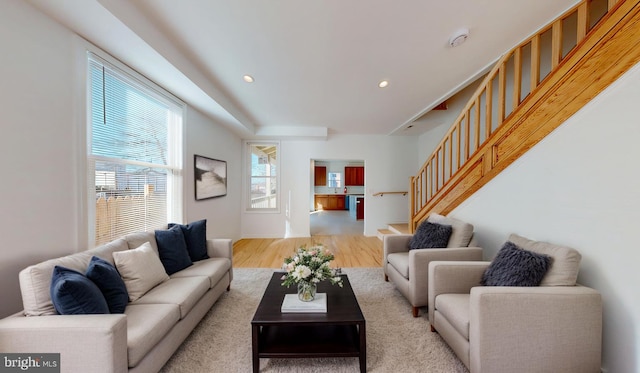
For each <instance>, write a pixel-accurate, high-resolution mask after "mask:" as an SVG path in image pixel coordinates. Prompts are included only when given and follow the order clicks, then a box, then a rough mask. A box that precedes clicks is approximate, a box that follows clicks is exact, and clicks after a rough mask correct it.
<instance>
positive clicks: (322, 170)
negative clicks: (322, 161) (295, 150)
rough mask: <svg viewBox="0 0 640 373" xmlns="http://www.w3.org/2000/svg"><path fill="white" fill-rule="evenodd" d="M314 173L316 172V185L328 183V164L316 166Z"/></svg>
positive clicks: (314, 177)
mask: <svg viewBox="0 0 640 373" xmlns="http://www.w3.org/2000/svg"><path fill="white" fill-rule="evenodd" d="M313 173H314V176H313V180H314V183H313V185H314V186H325V185H327V167H326V166H315V167H314V170H313Z"/></svg>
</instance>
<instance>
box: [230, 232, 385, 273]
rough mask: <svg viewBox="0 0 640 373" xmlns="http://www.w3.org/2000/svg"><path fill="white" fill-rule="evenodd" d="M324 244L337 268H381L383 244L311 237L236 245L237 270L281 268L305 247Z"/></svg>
mask: <svg viewBox="0 0 640 373" xmlns="http://www.w3.org/2000/svg"><path fill="white" fill-rule="evenodd" d="M314 244H322V245H324V246H325V247H327V248H328V249H329V250H331V251H332V252H333V254H334V256H335V260H334V261H333V262H331V267H334V268H336V267H337V268H349V267H380V266H382V241H380V239H379V238H378V237H366V236H363V235H336V236H312V237H306V238H251V239H248V238H247V239H241V240H239V241H237V242H235V243H234V244H233V266H234V267H237V268H281V267H282V262H283V260H284V258H285V257H288V256H291V255H292V254H293V253H294V252H295V250H296V249H297V248H299V247H300V246H302V245H307V246H311V245H314Z"/></svg>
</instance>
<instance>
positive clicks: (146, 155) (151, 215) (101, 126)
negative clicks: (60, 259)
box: [87, 53, 184, 245]
mask: <svg viewBox="0 0 640 373" xmlns="http://www.w3.org/2000/svg"><path fill="white" fill-rule="evenodd" d="M87 107H88V111H89V112H88V125H87V145H88V149H87V165H88V174H87V175H88V176H87V180H88V184H89V190H91V191H92V192H91V193H90V200H91V201H90V203H89V206H90V211H91V212H92V213H90V214H89V216H90V219H89V227H90V230H91V232H90V235H89V237H93V238H94V239H95V242H94V243H95V244H96V245H99V244H102V243H106V242H109V241H111V240H113V239H116V238H118V237H122V236H123V235H125V234H127V233H131V232H136V231H147V230H153V229H158V228H160V227H163V226H166V224H167V222H169V221H170V220H171V221H181V220H182V219H181V218H182V216H181V210H182V203H181V201H182V188H181V185H182V178H181V175H182V116H183V111H184V105H183V104H182V103H180V102H179V101H177V100H176V99H174V98H172V97H171V96H170V95H169V94H168V93H166V92H164V91H162V90H161V89H159V88H157V87H155V86H154V85H153V83H151V82H149V81H147V80H146V79H144V78H140V77H137V74H135V73H134V72H125V71H124V70H123V69H120V68H117V67H115V66H114V65H112V64H109V63H108V62H106V61H104V60H103V59H101V58H100V57H98V56H96V55H95V54H93V53H89V55H88V105H87Z"/></svg>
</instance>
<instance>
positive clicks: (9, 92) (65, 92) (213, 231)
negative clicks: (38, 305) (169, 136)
mask: <svg viewBox="0 0 640 373" xmlns="http://www.w3.org/2000/svg"><path fill="white" fill-rule="evenodd" d="M0 7H2V11H0V50H2V58H1V59H0V76H1V77H2V86H1V88H0V111H1V112H2V116H0V126H1V129H2V134H1V135H0V156H1V159H2V160H3V164H4V175H5V177H4V179H3V180H4V182H3V183H0V196H2V198H3V201H2V203H1V204H0V206H1V207H0V237H2V244H1V245H0V298H1V299H2V301H1V302H0V317H4V316H6V315H8V314H11V313H13V312H17V311H19V310H20V309H21V308H22V300H21V296H20V290H19V284H18V272H19V271H20V270H21V269H23V268H25V267H27V266H28V265H31V264H34V263H37V262H40V261H42V260H45V259H49V258H54V257H59V256H62V255H66V254H69V253H72V252H78V251H82V250H85V249H87V244H86V242H87V234H86V231H87V222H86V218H85V215H84V212H83V211H84V206H83V204H82V203H83V198H81V197H80V196H81V191H82V189H83V185H84V181H83V178H84V174H85V171H84V166H83V163H84V162H83V160H84V154H85V153H84V149H83V148H82V144H83V142H84V140H83V136H84V134H83V130H82V128H83V126H84V121H83V118H84V113H82V112H81V111H82V109H81V108H80V106H81V105H80V104H79V102H80V99H79V97H78V95H79V93H78V90H77V89H76V87H75V86H74V84H75V83H74V82H78V81H79V79H78V76H79V75H82V74H84V71H82V69H78V68H77V65H76V64H75V62H76V61H75V58H76V56H77V55H78V49H77V48H79V47H80V45H81V43H79V42H78V38H77V36H76V35H74V34H73V33H72V32H70V31H69V30H68V29H66V28H64V27H62V26H60V25H59V24H57V23H56V22H54V21H52V20H51V19H50V18H48V17H46V16H44V15H43V14H42V13H40V12H39V11H37V10H35V9H34V8H32V7H31V6H30V5H29V4H28V3H26V2H22V1H3V2H2V4H1V5H0ZM27 25H28V26H27ZM186 126H187V127H186V139H187V149H186V154H187V159H186V160H185V161H186V162H185V163H186V168H185V180H186V183H185V186H184V191H185V201H186V203H185V205H186V218H185V220H186V221H193V220H196V219H202V218H206V219H208V223H209V222H211V223H209V224H208V232H207V235H208V236H210V237H221V236H225V237H230V238H234V239H237V238H239V232H240V229H239V226H240V219H239V216H240V213H239V208H238V206H239V205H240V195H239V193H238V192H237V190H238V189H239V185H238V184H239V181H238V179H239V172H240V161H239V158H240V154H241V151H240V144H241V143H240V139H239V138H237V137H236V136H234V135H231V134H230V133H229V132H228V131H227V130H225V129H223V127H221V126H219V125H217V124H215V123H213V122H211V121H210V120H208V119H207V118H206V117H204V116H203V115H201V114H199V113H198V112H196V111H195V110H189V111H188V115H187V121H186ZM192 143H193V144H192ZM194 153H197V154H202V155H207V156H213V157H215V158H219V159H223V160H227V161H228V162H229V165H230V167H233V168H232V169H231V175H230V176H231V177H230V178H232V179H233V180H231V181H230V183H229V190H230V192H229V194H228V195H227V197H223V198H218V199H215V200H208V201H203V202H195V201H194V200H193V199H194V197H193V154H194Z"/></svg>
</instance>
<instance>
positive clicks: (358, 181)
mask: <svg viewBox="0 0 640 373" xmlns="http://www.w3.org/2000/svg"><path fill="white" fill-rule="evenodd" d="M344 185H346V186H356V185H357V186H363V185H364V166H347V167H345V168H344Z"/></svg>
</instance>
